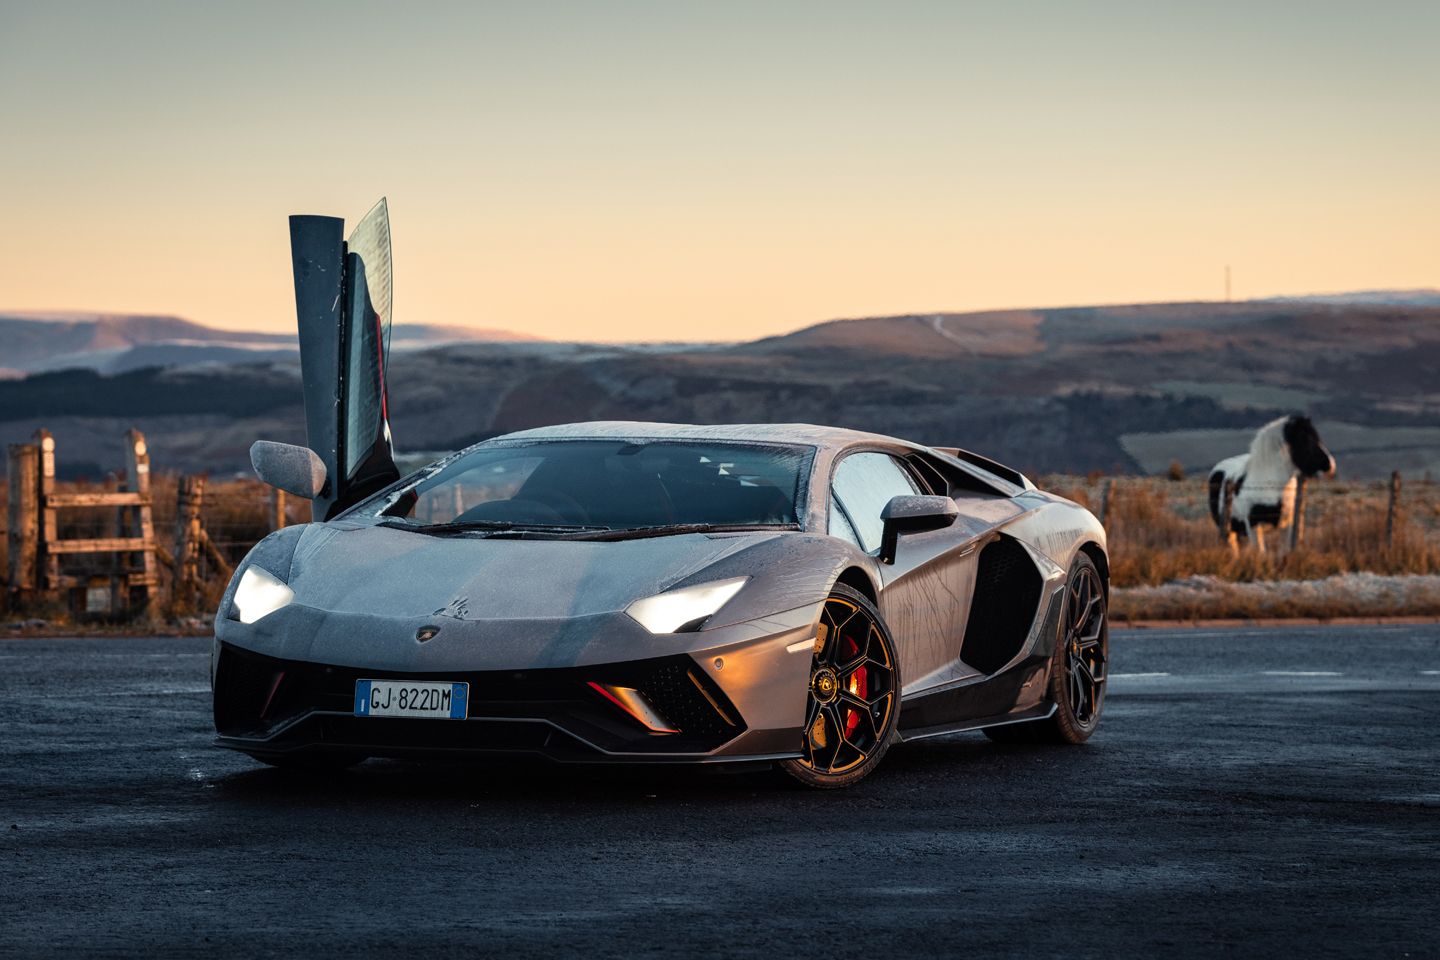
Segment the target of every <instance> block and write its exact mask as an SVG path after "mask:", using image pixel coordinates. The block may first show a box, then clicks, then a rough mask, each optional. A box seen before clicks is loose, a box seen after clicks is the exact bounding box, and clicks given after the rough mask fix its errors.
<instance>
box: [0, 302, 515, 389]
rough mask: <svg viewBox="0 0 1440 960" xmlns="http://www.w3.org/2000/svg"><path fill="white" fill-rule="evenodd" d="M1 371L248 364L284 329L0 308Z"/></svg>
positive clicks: (474, 336) (424, 329)
mask: <svg viewBox="0 0 1440 960" xmlns="http://www.w3.org/2000/svg"><path fill="white" fill-rule="evenodd" d="M391 337H392V341H393V344H394V346H395V347H397V348H399V349H415V348H419V347H426V346H435V345H437V344H443V343H456V342H472V341H519V340H535V339H538V338H535V337H529V336H526V335H524V334H518V333H512V332H510V331H508V330H480V329H475V328H472V327H460V326H442V325H435V324H428V325H427V324H418V325H409V326H407V325H404V324H397V325H396V326H395V328H394V330H393V331H392V333H391ZM0 344H3V345H4V347H3V350H0V376H9V377H16V376H21V375H23V374H26V373H39V372H44V371H48V370H67V369H77V368H84V369H90V370H98V371H101V372H103V373H124V372H126V371H130V370H137V369H140V368H143V367H171V366H181V365H188V364H200V363H204V364H215V363H250V362H256V361H263V360H279V359H284V358H286V357H289V356H293V355H294V354H295V353H296V351H297V349H298V348H297V347H296V344H295V337H294V335H292V334H285V333H258V332H253V331H244V330H220V329H217V328H215V327H207V326H204V325H203V324H199V323H195V322H193V321H190V320H183V319H181V318H179V317H169V316H147V315H141V314H85V313H0Z"/></svg>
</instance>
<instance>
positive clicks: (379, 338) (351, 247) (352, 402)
mask: <svg viewBox="0 0 1440 960" xmlns="http://www.w3.org/2000/svg"><path fill="white" fill-rule="evenodd" d="M345 244H346V265H345V266H346V269H345V275H346V280H347V290H346V303H347V306H348V309H347V315H346V317H345V325H346V330H345V346H346V349H345V354H346V355H345V357H344V358H343V362H344V364H345V370H344V378H345V379H344V382H345V388H344V389H345V410H346V414H347V415H346V418H345V424H344V426H345V434H344V451H345V463H344V469H345V475H346V477H352V476H354V474H355V471H356V470H357V469H358V468H359V467H360V465H361V464H362V463H363V462H364V460H365V459H366V457H367V456H369V454H370V453H371V451H372V450H373V449H374V447H375V444H376V443H377V442H378V441H379V440H380V439H381V433H382V431H383V429H384V421H385V416H386V410H385V367H386V364H387V363H388V362H389V360H390V308H391V295H392V294H391V289H392V288H391V272H390V214H389V210H388V208H387V206H386V203H385V201H384V200H383V199H382V200H381V201H380V202H379V203H377V204H375V206H374V208H372V209H371V211H370V212H369V213H367V214H366V215H365V218H364V219H363V220H361V221H360V222H359V223H357V224H356V225H355V229H354V230H353V231H352V232H351V234H350V237H349V239H347V240H346V241H345Z"/></svg>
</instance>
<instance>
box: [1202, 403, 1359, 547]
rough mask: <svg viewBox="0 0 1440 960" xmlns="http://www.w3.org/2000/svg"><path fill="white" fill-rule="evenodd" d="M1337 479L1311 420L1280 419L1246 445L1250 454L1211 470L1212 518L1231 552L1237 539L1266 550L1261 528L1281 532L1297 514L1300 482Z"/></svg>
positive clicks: (1263, 429)
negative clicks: (1230, 492)
mask: <svg viewBox="0 0 1440 960" xmlns="http://www.w3.org/2000/svg"><path fill="white" fill-rule="evenodd" d="M1320 474H1324V475H1325V476H1327V477H1333V476H1334V475H1335V458H1334V457H1332V456H1331V455H1330V451H1329V450H1326V449H1325V445H1324V444H1323V443H1321V442H1320V434H1318V433H1316V432H1315V425H1314V424H1313V423H1311V422H1310V418H1309V417H1301V416H1298V415H1297V416H1292V417H1281V418H1280V419H1279V420H1274V421H1272V422H1270V423H1267V424H1265V426H1263V427H1261V428H1260V429H1259V430H1258V431H1256V433H1255V439H1254V440H1252V441H1251V442H1250V452H1249V453H1242V454H1240V455H1238V456H1234V457H1227V458H1226V459H1224V460H1221V461H1220V462H1219V463H1217V464H1215V469H1213V470H1212V471H1210V516H1211V517H1213V518H1214V519H1215V526H1216V527H1218V528H1219V529H1220V532H1221V534H1224V535H1225V536H1226V537H1227V538H1228V540H1229V542H1230V546H1231V548H1232V549H1238V545H1237V543H1236V537H1240V538H1243V539H1247V540H1250V541H1251V542H1253V543H1254V544H1255V547H1256V548H1257V549H1258V550H1260V552H1261V553H1264V552H1265V534H1264V528H1265V527H1274V528H1275V529H1276V530H1284V529H1285V528H1287V527H1289V526H1290V522H1291V520H1293V519H1294V516H1295V488H1296V481H1297V479H1298V478H1300V477H1302V476H1304V477H1315V476H1319V475H1320ZM1230 481H1234V483H1235V499H1234V501H1233V502H1232V503H1231V507H1230V530H1229V531H1228V532H1227V531H1226V530H1225V526H1224V524H1225V516H1224V514H1225V485H1226V484H1227V483H1229V482H1230Z"/></svg>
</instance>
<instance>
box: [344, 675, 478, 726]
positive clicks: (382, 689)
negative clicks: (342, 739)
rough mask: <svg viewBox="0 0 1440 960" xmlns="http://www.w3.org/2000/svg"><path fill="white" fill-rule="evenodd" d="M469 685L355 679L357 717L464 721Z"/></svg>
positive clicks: (468, 697)
mask: <svg viewBox="0 0 1440 960" xmlns="http://www.w3.org/2000/svg"><path fill="white" fill-rule="evenodd" d="M469 701H470V684H468V683H435V682H433V681H424V680H356V681H355V716H357V717H420V718H422V719H432V720H464V719H465V715H466V709H467V708H468V707H469V705H470V704H469Z"/></svg>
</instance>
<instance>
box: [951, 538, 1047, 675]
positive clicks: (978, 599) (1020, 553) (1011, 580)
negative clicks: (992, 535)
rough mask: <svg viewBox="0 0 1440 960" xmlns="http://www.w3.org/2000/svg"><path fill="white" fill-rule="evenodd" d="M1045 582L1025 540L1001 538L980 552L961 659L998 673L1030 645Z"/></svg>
mask: <svg viewBox="0 0 1440 960" xmlns="http://www.w3.org/2000/svg"><path fill="white" fill-rule="evenodd" d="M1043 587H1044V580H1043V579H1042V578H1041V576H1040V571H1039V570H1037V569H1035V563H1034V561H1032V560H1031V559H1030V554H1028V553H1027V552H1026V551H1025V548H1024V547H1022V546H1021V545H1020V543H1019V541H1017V540H1015V539H1014V538H1012V537H1007V536H1005V535H1004V534H1001V535H1000V536H999V537H998V538H996V539H994V540H991V541H990V542H989V543H988V544H986V545H985V547H984V549H982V550H981V551H980V560H979V569H978V570H977V571H976V574H975V600H974V602H973V603H972V604H971V605H970V619H969V621H968V622H967V623H966V624H965V640H964V643H963V644H962V645H961V647H960V659H962V660H964V661H965V662H966V663H968V664H970V666H972V667H974V668H975V669H977V670H980V671H983V672H984V673H994V672H995V671H997V670H999V669H1000V668H1001V667H1003V666H1005V664H1007V663H1009V662H1010V661H1011V660H1012V659H1014V657H1015V655H1016V654H1017V653H1019V652H1020V648H1021V647H1022V646H1024V645H1025V638H1026V637H1027V636H1028V635H1029V633H1030V625H1031V624H1032V623H1034V621H1035V611H1036V610H1037V609H1038V608H1039V606H1040V592H1041V590H1042V589H1043Z"/></svg>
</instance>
